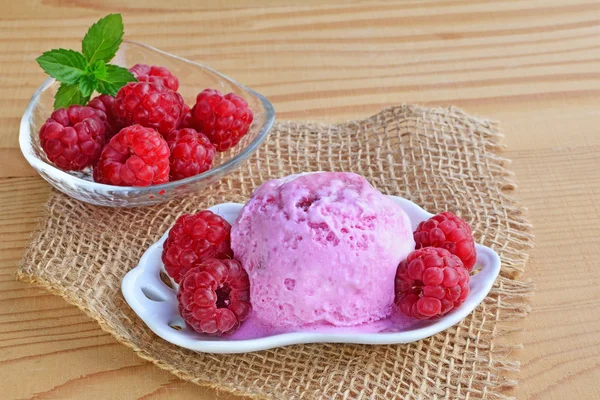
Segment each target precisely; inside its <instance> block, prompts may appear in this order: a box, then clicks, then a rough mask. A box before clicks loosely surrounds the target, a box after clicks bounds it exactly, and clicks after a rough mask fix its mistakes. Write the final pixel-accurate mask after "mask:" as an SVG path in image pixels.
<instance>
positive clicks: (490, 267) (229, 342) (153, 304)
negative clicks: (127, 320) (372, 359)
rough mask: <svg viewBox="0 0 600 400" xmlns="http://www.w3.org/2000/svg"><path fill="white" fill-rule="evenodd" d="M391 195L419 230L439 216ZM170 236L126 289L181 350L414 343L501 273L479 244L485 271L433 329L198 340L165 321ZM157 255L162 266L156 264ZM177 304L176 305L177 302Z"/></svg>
mask: <svg viewBox="0 0 600 400" xmlns="http://www.w3.org/2000/svg"><path fill="white" fill-rule="evenodd" d="M389 197H390V198H391V199H392V200H394V202H396V203H397V204H398V205H400V207H402V208H403V209H404V211H405V212H406V213H407V214H408V215H409V217H410V220H411V224H412V228H413V229H414V228H415V227H416V225H417V224H418V223H419V222H421V221H424V220H426V219H429V218H430V217H431V216H433V214H431V213H429V212H427V211H425V210H423V209H422V208H421V207H419V206H418V205H416V204H415V203H413V202H411V201H410V200H407V199H404V198H402V197H398V196H389ZM242 207H243V205H242V204H239V203H222V204H217V205H215V206H213V207H210V208H209V210H211V211H213V212H215V213H216V214H219V215H221V216H222V217H224V218H225V219H227V220H228V221H230V222H233V220H234V219H235V217H236V216H237V214H238V213H239V211H240V210H241V208H242ZM168 233H169V232H168V231H167V232H165V234H164V235H163V236H162V237H161V238H160V239H159V240H158V241H157V242H156V243H154V244H152V245H151V246H150V247H149V248H148V249H147V250H146V251H145V252H144V254H143V256H142V258H141V259H140V262H139V264H138V265H137V266H136V267H135V268H133V269H132V270H130V271H129V272H128V273H127V274H126V275H125V277H124V278H123V280H122V282H121V291H122V293H123V296H124V297H125V300H126V301H127V303H128V304H129V306H130V307H131V308H132V309H133V311H134V312H135V313H136V314H137V315H138V316H139V317H140V319H142V321H143V322H144V323H145V324H146V325H147V326H148V327H149V328H150V329H151V330H152V331H153V332H154V333H155V334H156V335H158V336H159V337H161V338H162V339H164V340H166V341H168V342H170V343H173V344H175V345H177V346H180V347H183V348H186V349H190V350H194V351H198V352H206V353H223V354H229V353H246V352H252V351H259V350H267V349H271V348H275V347H280V346H287V345H292V344H301V343H355V344H370V345H377V344H379V345H381V344H398V343H411V342H414V341H418V340H421V339H424V338H427V337H429V336H432V335H435V334H436V333H439V332H442V331H444V330H446V329H448V328H450V327H451V326H453V325H456V324H457V323H459V322H460V321H462V320H463V319H464V318H465V317H466V316H467V315H469V314H470V313H471V312H472V311H473V310H474V309H475V308H476V307H477V306H478V305H479V304H480V303H481V302H482V301H483V299H484V298H485V297H486V296H487V294H488V293H489V292H490V290H491V289H492V286H493V284H494V281H495V280H496V278H497V277H498V274H499V273H500V257H499V256H498V254H496V252H494V251H493V250H492V249H491V248H489V247H487V246H483V245H480V244H477V245H476V251H477V259H478V261H477V264H478V265H481V269H480V271H479V272H478V273H477V274H475V275H473V276H472V277H471V293H470V294H469V297H467V300H466V301H465V302H464V303H463V304H462V305H461V306H460V307H459V308H457V309H456V310H453V311H452V312H450V313H449V314H447V315H445V316H443V317H442V318H440V319H438V320H436V321H434V322H432V323H431V324H430V325H428V326H424V327H421V328H415V329H409V330H406V331H402V332H379V333H362V332H340V333H335V332H322V333H319V332H289V333H280V334H275V335H271V336H266V337H262V338H256V339H227V337H220V338H208V339H204V338H202V337H201V335H200V334H197V335H198V337H197V338H189V337H187V336H188V335H186V334H182V333H181V332H182V331H178V330H175V329H173V328H171V327H170V326H169V325H168V324H167V323H165V318H166V317H168V316H169V315H171V319H172V318H174V317H175V316H174V315H173V310H174V309H175V313H176V307H177V299H176V297H175V293H174V291H173V290H172V289H170V288H168V287H167V286H166V285H165V284H164V283H163V282H162V281H160V278H159V273H158V272H159V271H160V269H161V267H162V262H160V253H161V252H162V244H163V243H164V241H165V240H166V238H167V236H168ZM157 255H158V259H159V261H158V262H157V261H156V258H157ZM151 261H154V262H151ZM142 286H144V287H145V288H146V289H147V288H148V287H150V288H152V289H154V291H155V292H157V296H158V297H160V298H162V299H163V300H164V301H153V300H150V299H149V298H148V297H147V296H146V294H144V293H143V292H142ZM173 302H175V303H174V304H173ZM173 307H175V308H173ZM177 316H178V314H177Z"/></svg>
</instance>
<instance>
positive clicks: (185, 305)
mask: <svg viewBox="0 0 600 400" xmlns="http://www.w3.org/2000/svg"><path fill="white" fill-rule="evenodd" d="M177 300H178V301H179V313H180V314H181V317H182V318H183V320H184V321H185V322H186V323H187V324H188V325H189V326H190V327H191V328H192V329H194V330H195V331H197V332H200V333H207V334H209V335H214V336H221V335H222V334H229V333H233V332H234V331H235V330H236V329H237V328H238V327H239V326H240V323H241V322H243V321H244V320H245V319H246V318H248V316H249V315H250V311H251V310H252V306H251V305H250V281H249V279H248V274H247V273H246V271H244V269H243V268H242V266H241V265H240V263H239V262H238V261H236V260H218V259H216V258H208V259H205V260H203V261H202V262H200V263H198V265H197V266H195V267H193V268H192V269H190V270H189V271H187V272H186V274H185V276H184V277H183V280H182V282H181V285H180V286H179V290H178V292H177Z"/></svg>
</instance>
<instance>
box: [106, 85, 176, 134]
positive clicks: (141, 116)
mask: <svg viewBox="0 0 600 400" xmlns="http://www.w3.org/2000/svg"><path fill="white" fill-rule="evenodd" d="M182 108H183V99H182V98H181V96H180V95H179V94H178V93H176V92H174V91H172V90H171V89H168V88H166V87H164V86H162V85H159V84H157V83H147V82H129V83H128V84H127V85H125V86H123V87H122V88H121V89H120V90H119V92H118V93H117V97H116V99H115V106H114V110H115V114H116V116H117V118H118V121H119V123H121V124H122V125H123V126H129V125H133V124H139V125H142V126H145V127H147V128H154V129H156V130H157V131H158V132H159V133H161V134H163V135H166V134H167V133H169V132H171V131H172V130H173V129H176V128H177V126H179V123H180V119H181V110H182Z"/></svg>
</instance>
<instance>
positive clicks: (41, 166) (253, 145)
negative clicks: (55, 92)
mask: <svg viewBox="0 0 600 400" xmlns="http://www.w3.org/2000/svg"><path fill="white" fill-rule="evenodd" d="M124 43H127V44H128V45H134V46H140V47H143V48H145V49H148V50H150V51H155V52H157V53H160V54H163V55H165V56H168V57H172V58H175V59H178V60H180V61H183V62H185V63H187V64H191V65H193V66H195V67H199V68H204V69H206V70H209V71H211V72H212V73H214V74H215V75H218V76H219V77H221V78H222V79H223V80H226V81H229V82H230V83H231V84H232V85H234V86H239V87H240V88H242V89H244V90H247V91H248V92H249V93H251V94H252V95H253V96H256V97H257V98H258V99H259V100H260V102H261V103H262V106H263V107H264V109H265V114H266V115H265V123H264V125H263V126H262V127H261V129H260V131H259V132H258V134H257V135H256V137H255V138H254V140H253V141H252V142H250V143H249V144H248V146H246V148H244V149H243V150H242V151H241V152H240V153H239V154H238V155H236V156H235V157H233V158H231V159H230V160H227V161H226V162H224V163H223V164H221V165H219V166H217V167H215V168H211V169H209V170H208V171H206V172H203V173H201V174H198V175H194V176H190V177H188V178H185V179H181V180H178V181H174V182H168V183H163V184H160V185H152V186H114V185H106V184H103V183H98V182H92V181H88V180H85V179H81V178H79V177H76V176H73V175H71V174H68V173H67V172H64V171H62V170H60V169H58V168H57V167H55V166H54V165H52V164H48V163H46V162H45V161H44V160H42V159H41V158H38V157H37V156H36V155H35V153H34V150H33V146H32V142H31V139H30V138H31V135H32V132H31V125H30V123H29V121H30V119H31V116H32V114H33V110H34V108H35V106H36V104H37V102H38V101H39V98H40V96H41V94H42V93H43V92H44V91H45V90H47V89H48V88H49V87H50V86H51V85H52V84H53V83H54V82H55V79H54V78H47V79H46V80H45V81H44V83H42V85H41V86H40V87H39V88H38V89H37V90H36V91H35V93H34V94H33V96H31V100H30V101H29V104H28V105H27V108H26V109H25V112H24V113H23V117H22V118H21V125H20V128H19V147H20V148H21V153H23V156H24V157H25V159H26V160H27V161H28V162H29V164H31V166H32V167H33V168H34V169H36V170H43V171H45V172H46V173H47V174H49V175H51V176H55V177H57V178H59V179H61V180H67V181H71V182H73V183H75V184H76V185H77V186H80V187H85V188H87V189H95V188H98V189H99V188H102V190H112V191H113V192H115V193H117V192H128V193H131V192H132V191H135V192H136V193H139V194H145V193H155V192H156V191H161V190H165V191H166V190H169V189H173V188H175V187H178V186H182V185H186V184H190V183H194V182H197V181H202V180H205V179H209V178H211V177H213V176H215V175H216V176H218V175H219V174H221V173H226V172H227V171H228V170H230V169H233V168H234V167H235V166H236V165H237V164H239V163H241V162H243V161H245V160H246V159H247V158H249V157H250V156H251V155H252V153H254V152H255V151H256V149H257V148H258V147H259V146H260V144H261V143H262V142H263V140H265V138H266V137H267V135H268V133H269V131H270V130H271V127H272V126H273V123H274V122H275V110H274V109H273V105H272V104H271V102H270V101H269V100H267V98H266V97H264V96H263V95H262V94H260V93H258V92H255V91H254V90H252V89H250V88H248V87H246V86H244V85H242V84H241V83H238V82H236V81H235V80H233V79H231V78H229V77H228V76H226V75H223V74H222V73H220V72H218V71H216V70H214V69H212V68H210V67H207V66H205V65H203V64H200V63H196V62H193V61H190V60H188V59H185V58H183V57H179V56H176V55H174V54H170V53H168V52H166V51H162V50H159V49H157V48H154V47H152V46H148V45H146V44H143V43H138V42H134V41H129V40H125V41H124Z"/></svg>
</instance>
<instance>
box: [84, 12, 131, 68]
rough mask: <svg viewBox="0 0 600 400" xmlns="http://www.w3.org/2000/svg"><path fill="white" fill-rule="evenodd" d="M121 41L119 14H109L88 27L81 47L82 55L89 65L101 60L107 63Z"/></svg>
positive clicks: (121, 25)
mask: <svg viewBox="0 0 600 400" xmlns="http://www.w3.org/2000/svg"><path fill="white" fill-rule="evenodd" d="M122 41H123V19H122V18H121V14H110V15H107V16H106V17H104V18H102V19H101V20H100V21H98V22H96V23H95V24H94V25H92V26H91V27H90V29H89V30H88V32H87V33H86V35H85V37H84V38H83V43H82V45H81V47H82V50H83V55H84V56H85V58H86V59H87V60H88V62H89V63H90V64H93V63H94V62H95V61H98V60H102V61H104V62H109V61H110V60H112V58H113V57H114V56H115V54H116V53H117V50H118V49H119V46H120V45H121V42H122Z"/></svg>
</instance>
